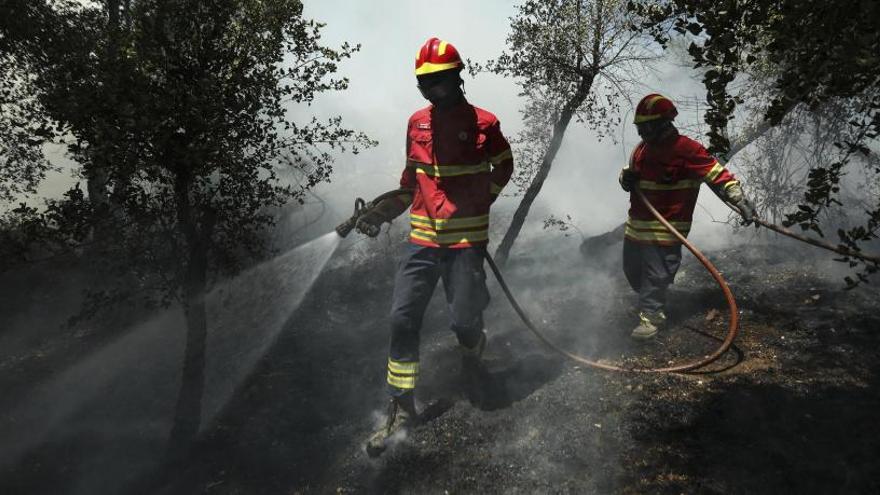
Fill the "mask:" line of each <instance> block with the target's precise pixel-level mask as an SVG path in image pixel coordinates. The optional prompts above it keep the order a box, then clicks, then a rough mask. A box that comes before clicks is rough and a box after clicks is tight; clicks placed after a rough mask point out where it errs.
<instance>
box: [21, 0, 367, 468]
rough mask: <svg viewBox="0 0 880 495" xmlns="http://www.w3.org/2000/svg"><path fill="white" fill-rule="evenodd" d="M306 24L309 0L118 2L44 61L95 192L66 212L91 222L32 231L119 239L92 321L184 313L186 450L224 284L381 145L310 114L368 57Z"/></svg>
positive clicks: (46, 88)
mask: <svg viewBox="0 0 880 495" xmlns="http://www.w3.org/2000/svg"><path fill="white" fill-rule="evenodd" d="M47 5H48V4H47ZM302 11H303V6H302V3H301V2H300V1H298V0H262V1H260V0H200V1H196V0H136V1H131V2H121V3H120V2H118V1H107V2H104V3H102V4H101V5H100V6H98V7H96V8H95V9H93V10H88V9H87V11H86V13H85V14H84V15H87V16H88V18H89V19H95V20H96V22H92V23H91V24H88V25H87V26H88V28H89V29H88V30H87V31H88V32H86V33H85V34H84V35H83V38H84V40H80V41H81V43H80V44H79V45H74V46H73V47H72V48H71V50H73V51H72V52H71V53H64V51H63V49H62V48H63V47H58V50H57V53H50V54H49V55H48V56H45V57H42V58H40V57H34V59H35V60H37V61H38V62H39V63H38V64H35V68H36V71H37V77H38V80H39V90H40V92H39V94H40V97H41V98H42V100H43V102H44V106H45V108H46V110H47V111H48V112H49V113H50V114H51V115H52V116H53V117H54V118H56V119H57V120H58V121H59V122H60V123H61V125H62V126H63V130H64V132H65V133H66V134H67V135H68V136H69V140H70V146H69V151H70V154H71V156H72V157H73V158H74V159H75V160H76V162H77V163H78V164H79V165H80V166H81V167H82V170H83V171H84V174H85V175H86V176H87V177H88V178H89V179H90V184H89V188H88V189H89V190H88V197H86V196H85V195H83V194H81V193H80V194H75V193H71V195H69V197H68V201H66V202H64V205H70V204H76V205H77V206H78V207H77V208H71V209H65V208H64V207H63V205H59V206H57V207H56V208H54V210H53V209H51V208H50V209H49V210H47V211H45V212H30V213H31V214H30V215H29V218H28V221H27V222H25V223H28V222H29V223H30V224H31V225H37V226H38V227H40V228H42V231H43V232H45V231H50V232H51V231H63V230H64V227H65V226H67V225H70V224H73V223H76V222H78V221H79V220H80V219H81V218H83V217H86V218H88V219H89V220H90V221H89V224H90V225H94V226H97V227H98V228H99V229H100V230H101V231H102V232H105V233H110V234H112V235H111V236H110V237H109V239H110V240H111V241H112V242H104V243H102V244H101V246H100V251H98V252H97V253H100V258H98V259H95V260H94V261H96V262H97V264H98V266H97V267H96V269H100V271H101V273H104V274H106V275H109V279H110V280H112V281H115V283H114V284H112V285H107V286H105V287H103V288H100V289H99V290H95V291H92V292H91V293H90V294H89V297H88V304H87V307H86V310H85V315H91V314H94V313H95V312H96V311H97V310H99V309H101V308H104V307H108V306H111V305H116V304H120V303H122V302H129V301H141V302H146V303H147V304H149V305H154V306H167V305H170V304H175V303H179V304H180V305H182V307H183V309H184V313H185V316H186V323H187V343H186V352H185V361H184V366H183V378H182V380H183V381H182V385H181V391H180V395H179V399H178V403H177V409H176V413H175V423H174V427H173V429H172V439H171V444H170V451H171V452H174V451H175V450H177V449H179V448H181V447H184V446H185V445H186V444H187V443H188V442H189V441H190V440H191V439H192V438H193V436H194V435H195V434H196V433H197V431H198V428H199V422H200V417H201V395H202V389H203V385H204V359H205V355H204V353H205V341H206V333H207V324H206V314H205V311H206V309H205V300H204V295H205V293H206V291H207V289H208V287H209V286H210V284H211V282H212V280H214V279H215V278H216V277H218V276H222V275H224V274H229V273H232V272H234V271H235V270H236V269H238V268H239V267H240V265H241V262H242V261H243V260H244V259H246V258H248V257H253V256H259V255H261V254H262V253H264V252H265V248H266V247H265V245H264V242H263V239H264V237H263V233H264V232H265V231H266V229H267V228H268V227H270V226H271V225H272V223H273V215H272V208H275V207H279V206H282V205H284V204H286V203H288V202H290V201H293V200H298V199H301V198H302V197H303V195H304V194H305V193H306V192H307V191H308V189H309V188H311V187H312V186H314V185H315V184H317V183H319V182H321V181H325V180H329V177H330V174H331V172H332V154H333V153H334V152H338V151H345V150H349V151H353V152H357V151H358V150H359V149H361V148H363V147H364V146H369V145H371V144H372V141H370V140H369V139H368V138H367V137H366V136H365V135H363V134H362V133H357V132H355V131H352V130H350V129H347V128H345V127H343V125H342V122H341V119H340V118H338V117H335V118H331V119H329V120H327V121H319V120H318V119H316V118H313V117H308V114H307V112H304V111H303V110H304V107H305V106H307V105H308V104H310V103H311V102H312V101H313V99H314V98H315V97H316V96H317V95H318V94H319V93H322V92H326V91H336V90H343V89H345V88H346V87H347V85H348V81H347V79H345V78H334V77H333V73H334V72H335V71H336V69H337V64H338V63H339V62H340V61H342V60H343V59H345V58H348V57H350V56H351V55H352V54H353V53H354V52H356V51H357V50H358V49H359V46H352V45H349V44H348V43H344V44H343V45H342V46H341V47H340V48H336V49H334V48H329V47H326V46H324V45H322V44H321V43H320V38H321V32H320V31H321V28H322V27H323V25H322V24H319V23H316V22H314V21H311V20H308V19H305V18H303V16H302ZM80 46H83V47H86V48H87V50H85V51H80V50H78V48H79V47H80ZM84 54H85V56H84V57H83V55H84ZM56 55H57V56H56ZM82 64H86V65H85V66H83V65H82ZM65 93H66V94H68V97H67V98H66V99H65V98H61V95H63V94H65ZM284 167H291V168H295V169H300V170H302V171H304V174H305V176H304V181H303V183H301V184H289V183H285V182H283V181H282V180H280V179H279V171H280V170H283V168H284ZM93 186H94V187H96V188H97V189H93ZM76 190H78V188H77V189H76ZM96 194H97V195H106V200H100V201H95V198H94V197H93V196H94V195H96ZM50 206H51V204H50ZM26 213H28V212H22V214H26ZM67 214H69V216H67ZM40 228H34V229H33V230H40ZM97 253H95V252H93V253H92V254H93V257H94V255H95V254H97Z"/></svg>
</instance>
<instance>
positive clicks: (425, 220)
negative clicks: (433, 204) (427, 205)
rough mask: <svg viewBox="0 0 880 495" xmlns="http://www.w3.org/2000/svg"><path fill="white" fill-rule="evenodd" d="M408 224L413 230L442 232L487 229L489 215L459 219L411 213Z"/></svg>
mask: <svg viewBox="0 0 880 495" xmlns="http://www.w3.org/2000/svg"><path fill="white" fill-rule="evenodd" d="M409 222H410V224H411V225H412V227H413V228H418V229H421V230H434V231H437V232H442V231H444V230H460V229H473V228H476V227H487V226H488V225H489V215H480V216H478V217H460V218H430V217H426V216H422V215H416V214H414V213H411V214H410V215H409Z"/></svg>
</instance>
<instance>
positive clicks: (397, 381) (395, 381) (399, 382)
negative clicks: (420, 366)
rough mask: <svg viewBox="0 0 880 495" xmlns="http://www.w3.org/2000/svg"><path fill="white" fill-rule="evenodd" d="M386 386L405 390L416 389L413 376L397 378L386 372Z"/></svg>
mask: <svg viewBox="0 0 880 495" xmlns="http://www.w3.org/2000/svg"><path fill="white" fill-rule="evenodd" d="M388 385H391V386H392V387H397V388H402V389H406V390H410V389H414V388H416V377H415V376H397V375H394V374H392V373H391V372H388Z"/></svg>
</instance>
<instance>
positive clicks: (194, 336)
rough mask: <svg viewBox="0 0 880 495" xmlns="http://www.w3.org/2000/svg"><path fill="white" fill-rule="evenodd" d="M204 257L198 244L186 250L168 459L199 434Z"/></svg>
mask: <svg viewBox="0 0 880 495" xmlns="http://www.w3.org/2000/svg"><path fill="white" fill-rule="evenodd" d="M206 280H207V253H206V252H205V249H204V248H203V245H202V244H201V243H197V245H196V246H194V247H193V248H192V249H191V250H190V259H189V267H188V270H187V276H186V280H185V282H184V283H185V289H184V314H185V316H186V350H185V351H184V357H183V371H182V373H181V377H180V391H179V393H178V396H177V405H176V407H175V409H174V424H173V425H172V428H171V435H170V438H169V441H168V458H169V459H170V460H175V459H179V458H182V457H183V456H184V455H185V454H186V452H187V451H188V449H189V447H190V445H192V443H193V441H194V440H195V438H196V435H197V434H198V432H199V426H200V424H201V417H202V395H203V392H204V388H205V344H206V341H207V335H208V321H207V313H206V310H205V288H206Z"/></svg>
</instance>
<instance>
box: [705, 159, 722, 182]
mask: <svg viewBox="0 0 880 495" xmlns="http://www.w3.org/2000/svg"><path fill="white" fill-rule="evenodd" d="M722 172H724V166H722V165H721V164H720V163H718V162H715V165H714V166H713V167H712V169H711V170H709V173H707V174H706V175H705V176H704V177H703V180H704V181H706V182H708V183H710V184H711V183H712V182H714V181H715V179H717V178H718V176H719V175H721V173H722Z"/></svg>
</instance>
